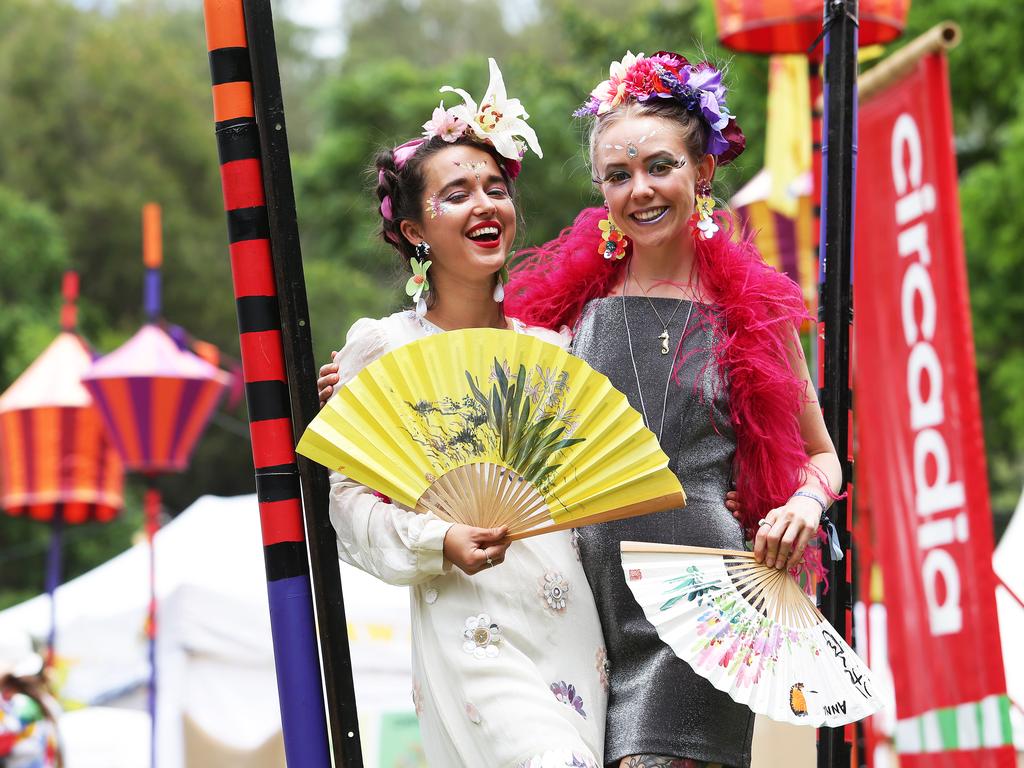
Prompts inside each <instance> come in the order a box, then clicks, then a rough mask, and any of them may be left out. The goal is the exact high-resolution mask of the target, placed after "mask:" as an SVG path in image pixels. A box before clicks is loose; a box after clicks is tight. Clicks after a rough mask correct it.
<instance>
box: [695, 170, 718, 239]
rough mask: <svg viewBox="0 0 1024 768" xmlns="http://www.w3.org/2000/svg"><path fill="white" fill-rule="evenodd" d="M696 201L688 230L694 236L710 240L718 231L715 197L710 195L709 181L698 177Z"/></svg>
mask: <svg viewBox="0 0 1024 768" xmlns="http://www.w3.org/2000/svg"><path fill="white" fill-rule="evenodd" d="M695 191H696V193H697V194H696V202H695V205H694V211H693V216H691V217H690V232H692V233H693V236H694V237H698V236H699V237H700V238H701V239H702V240H710V239H711V238H712V237H714V236H715V233H716V232H717V231H718V225H717V224H715V198H713V197H712V196H711V182H710V181H708V180H707V179H699V180H698V181H697V187H696V190H695Z"/></svg>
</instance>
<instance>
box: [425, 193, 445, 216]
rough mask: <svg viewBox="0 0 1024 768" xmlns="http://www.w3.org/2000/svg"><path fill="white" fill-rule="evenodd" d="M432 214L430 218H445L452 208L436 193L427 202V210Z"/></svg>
mask: <svg viewBox="0 0 1024 768" xmlns="http://www.w3.org/2000/svg"><path fill="white" fill-rule="evenodd" d="M425 210H426V211H427V213H429V214H430V218H432V219H436V218H437V217H438V216H444V215H445V214H446V213H448V212H449V211H450V210H451V206H450V205H449V204H448V203H446V202H445V201H444V200H442V199H441V198H440V197H439V196H438V195H437V193H436V192H435V193H434V194H432V195H431V196H430V198H429V199H428V200H427V207H426V209H425Z"/></svg>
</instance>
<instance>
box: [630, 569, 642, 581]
mask: <svg viewBox="0 0 1024 768" xmlns="http://www.w3.org/2000/svg"><path fill="white" fill-rule="evenodd" d="M643 577H644V572H643V571H641V570H640V569H639V568H630V569H629V580H630V581H640V579H642V578H643Z"/></svg>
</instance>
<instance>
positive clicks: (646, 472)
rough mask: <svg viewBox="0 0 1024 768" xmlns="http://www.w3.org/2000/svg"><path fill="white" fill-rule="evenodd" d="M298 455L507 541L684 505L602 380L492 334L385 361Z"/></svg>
mask: <svg viewBox="0 0 1024 768" xmlns="http://www.w3.org/2000/svg"><path fill="white" fill-rule="evenodd" d="M297 450H298V452H299V453H301V454H302V455H304V456H307V457H309V458H311V459H313V460H314V461H317V462H319V463H320V464H323V465H325V466H327V467H328V468H330V469H334V470H337V471H339V472H341V473H342V474H344V475H346V476H348V477H350V478H352V479H354V480H356V481H358V482H360V483H363V484H364V485H366V486H368V487H370V488H372V489H374V490H375V491H378V492H379V493H382V494H385V495H387V496H389V497H390V498H391V499H392V500H393V501H395V502H398V503H401V504H403V505H405V506H408V507H410V508H413V509H415V510H416V511H419V512H426V511H429V512H432V513H434V514H436V515H437V516H439V517H441V518H442V519H445V520H452V521H454V522H459V523H466V524H469V525H477V526H481V527H496V526H499V525H507V526H508V527H509V531H510V535H511V536H512V538H522V537H525V536H531V535H534V534H537V533H544V532H548V531H555V530H561V529H564V528H570V527H577V526H580V525H586V524H589V523H597V522H605V521H608V520H617V519H621V518H624V517H631V516H634V515H641V514H646V513H649V512H657V511H661V510H665V509H672V508H674V507H680V506H682V505H684V504H685V495H684V494H683V490H682V487H681V486H680V484H679V480H678V479H677V478H676V476H675V475H674V474H673V473H672V472H671V470H669V469H668V457H667V456H666V455H665V454H664V452H663V451H662V450H661V447H660V446H659V445H658V441H657V438H655V436H654V434H653V433H652V432H650V430H648V429H647V428H646V427H645V426H644V424H643V420H642V418H641V417H640V414H639V413H637V412H636V411H635V410H633V409H632V408H631V407H630V405H629V403H628V401H627V400H626V398H625V396H624V395H622V393H620V392H619V391H618V390H616V389H615V388H614V387H613V386H612V385H611V383H610V382H609V381H608V379H607V377H605V376H604V375H603V374H600V373H598V372H597V371H594V370H593V369H592V368H590V367H589V366H588V365H587V364H586V363H584V362H583V361H582V360H579V359H578V358H575V357H573V356H572V355H570V354H569V353H567V352H566V351H565V350H563V349H561V348H560V347H557V346H555V345H554V344H549V343H547V342H544V341H541V340H540V339H537V338H536V337H534V336H529V335H526V334H519V333H513V332H511V331H499V330H492V329H470V330H462V331H451V332H448V333H443V334H437V335H434V336H428V337H426V338H423V339H420V340H417V341H415V342H412V343H410V344H407V345H405V346H402V347H399V348H398V349H396V350H394V351H392V352H390V353H388V354H386V355H384V356H383V357H381V358H380V359H378V360H376V361H375V362H373V363H371V364H370V365H368V366H367V367H366V368H365V369H363V370H362V371H361V372H360V373H359V374H358V375H357V376H356V377H355V378H353V379H352V380H351V381H349V382H348V383H347V384H345V386H343V387H342V388H341V389H340V390H339V392H338V394H337V395H336V396H335V397H334V398H332V399H331V400H330V401H329V402H328V403H327V405H326V406H325V407H324V408H323V409H322V410H321V412H320V414H319V415H318V416H317V417H316V418H315V419H314V420H313V421H312V422H311V423H310V425H309V427H308V428H307V429H306V432H305V434H304V435H303V436H302V440H301V441H300V442H299V445H298V449H297Z"/></svg>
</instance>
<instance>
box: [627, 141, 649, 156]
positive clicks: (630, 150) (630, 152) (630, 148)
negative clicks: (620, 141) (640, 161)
mask: <svg viewBox="0 0 1024 768" xmlns="http://www.w3.org/2000/svg"><path fill="white" fill-rule="evenodd" d="M644 138H646V137H644ZM639 154H640V150H639V149H637V148H636V144H634V143H633V142H632V141H630V142H628V143H627V144H626V157H636V156H637V155H639Z"/></svg>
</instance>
